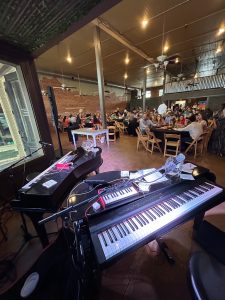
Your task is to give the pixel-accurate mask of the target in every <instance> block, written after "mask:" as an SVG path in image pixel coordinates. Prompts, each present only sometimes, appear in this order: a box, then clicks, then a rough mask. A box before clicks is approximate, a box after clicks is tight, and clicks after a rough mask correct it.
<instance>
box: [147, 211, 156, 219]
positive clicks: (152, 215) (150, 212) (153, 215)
mask: <svg viewBox="0 0 225 300" xmlns="http://www.w3.org/2000/svg"><path fill="white" fill-rule="evenodd" d="M148 213H149V214H150V215H151V217H152V218H153V219H154V220H156V216H155V214H154V213H153V212H152V211H151V210H150V209H148Z"/></svg>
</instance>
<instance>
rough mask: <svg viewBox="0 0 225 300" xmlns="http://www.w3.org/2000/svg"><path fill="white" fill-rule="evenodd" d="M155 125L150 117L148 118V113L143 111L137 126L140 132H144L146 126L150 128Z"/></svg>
mask: <svg viewBox="0 0 225 300" xmlns="http://www.w3.org/2000/svg"><path fill="white" fill-rule="evenodd" d="M153 126H156V124H154V123H153V122H152V121H151V120H150V119H149V115H148V114H146V113H144V114H143V117H142V118H141V119H140V120H139V127H140V130H141V132H142V134H146V131H145V129H146V128H150V127H153Z"/></svg>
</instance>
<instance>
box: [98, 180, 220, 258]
mask: <svg viewBox="0 0 225 300" xmlns="http://www.w3.org/2000/svg"><path fill="white" fill-rule="evenodd" d="M221 191H222V189H221V188H219V187H217V186H214V185H212V184H209V183H206V182H205V183H204V184H200V185H195V186H193V188H192V189H191V190H186V191H184V192H182V193H179V194H178V195H176V196H172V197H170V198H168V199H166V200H164V201H162V202H161V203H158V204H154V205H153V206H152V207H148V208H146V209H145V210H142V211H139V212H136V213H134V215H132V216H130V217H129V218H126V219H124V220H123V221H120V222H119V223H118V224H114V225H113V226H111V227H109V228H107V229H105V230H104V231H101V232H100V233H98V234H97V236H98V240H99V242H100V244H101V248H102V250H103V253H104V255H105V259H106V260H108V259H110V258H112V257H113V256H115V255H118V254H120V253H121V252H122V251H124V250H126V249H128V248H130V247H132V246H134V245H135V244H137V243H139V242H140V241H142V240H143V239H144V238H146V237H148V236H149V235H150V234H152V233H154V232H156V231H157V230H158V229H161V228H163V227H164V226H166V225H167V224H169V223H170V222H172V221H174V220H176V219H177V218H178V217H181V216H182V215H185V214H187V213H188V212H190V211H191V210H193V209H194V208H196V207H198V206H199V205H201V204H203V203H204V202H206V201H207V200H208V199H210V198H212V197H213V196H215V195H217V194H218V193H220V192H221ZM114 197H115V195H114Z"/></svg>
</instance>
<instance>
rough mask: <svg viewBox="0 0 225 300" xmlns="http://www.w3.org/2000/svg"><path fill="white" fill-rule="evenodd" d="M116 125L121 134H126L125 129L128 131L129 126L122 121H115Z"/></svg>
mask: <svg viewBox="0 0 225 300" xmlns="http://www.w3.org/2000/svg"><path fill="white" fill-rule="evenodd" d="M115 125H116V127H117V128H118V130H119V132H120V133H121V134H124V133H125V131H127V127H126V126H125V125H124V124H123V123H122V122H117V121H115Z"/></svg>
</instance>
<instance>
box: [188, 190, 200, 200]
mask: <svg viewBox="0 0 225 300" xmlns="http://www.w3.org/2000/svg"><path fill="white" fill-rule="evenodd" d="M188 193H189V194H191V195H192V196H194V198H196V197H198V194H197V193H196V192H195V191H193V190H191V191H188Z"/></svg>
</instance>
